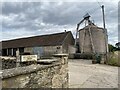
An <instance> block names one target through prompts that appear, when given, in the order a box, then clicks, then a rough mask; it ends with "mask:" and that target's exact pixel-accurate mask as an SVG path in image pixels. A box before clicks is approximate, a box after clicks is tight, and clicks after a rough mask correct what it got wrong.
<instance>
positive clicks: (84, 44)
mask: <svg viewBox="0 0 120 90" xmlns="http://www.w3.org/2000/svg"><path fill="white" fill-rule="evenodd" d="M106 38H107V36H106V34H105V31H104V29H103V28H100V27H98V26H96V25H95V24H93V23H91V24H88V25H87V26H85V27H84V28H82V29H80V30H79V48H80V51H81V53H99V54H105V53H106V46H107V45H106Z"/></svg>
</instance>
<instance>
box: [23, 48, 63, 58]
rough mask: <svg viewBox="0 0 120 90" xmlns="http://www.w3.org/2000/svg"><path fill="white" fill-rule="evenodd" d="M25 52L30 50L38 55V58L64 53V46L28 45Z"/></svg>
mask: <svg viewBox="0 0 120 90" xmlns="http://www.w3.org/2000/svg"><path fill="white" fill-rule="evenodd" d="M24 52H30V53H31V54H36V55H38V58H40V57H42V56H51V55H52V54H57V53H62V46H43V47H27V48H25V49H24Z"/></svg>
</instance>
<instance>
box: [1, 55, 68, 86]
mask: <svg viewBox="0 0 120 90" xmlns="http://www.w3.org/2000/svg"><path fill="white" fill-rule="evenodd" d="M57 58H58V59H59V60H58V62H55V63H52V64H49V65H40V64H36V65H30V66H26V67H18V68H12V69H5V70H2V72H3V74H2V88H68V79H69V78H68V60H67V57H63V56H62V57H57Z"/></svg>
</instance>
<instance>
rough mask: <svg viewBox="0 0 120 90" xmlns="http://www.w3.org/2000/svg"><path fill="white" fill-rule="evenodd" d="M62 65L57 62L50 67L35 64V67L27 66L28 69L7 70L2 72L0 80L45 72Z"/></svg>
mask: <svg viewBox="0 0 120 90" xmlns="http://www.w3.org/2000/svg"><path fill="white" fill-rule="evenodd" d="M60 64H61V63H60V62H56V63H53V64H49V65H41V64H34V65H30V66H26V67H17V68H12V69H5V70H1V71H0V72H1V73H0V78H1V79H5V78H9V77H14V76H18V75H24V74H28V73H32V72H36V71H38V70H43V69H46V68H50V67H54V66H58V65H60ZM1 74H2V75H1Z"/></svg>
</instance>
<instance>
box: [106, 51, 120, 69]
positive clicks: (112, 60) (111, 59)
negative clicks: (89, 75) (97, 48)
mask: <svg viewBox="0 0 120 90" xmlns="http://www.w3.org/2000/svg"><path fill="white" fill-rule="evenodd" d="M115 53H118V52H117V51H116V52H112V53H110V54H109V60H108V64H109V65H113V66H119V67H120V63H119V62H120V60H119V59H118V54H117V55H116V54H115Z"/></svg>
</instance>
